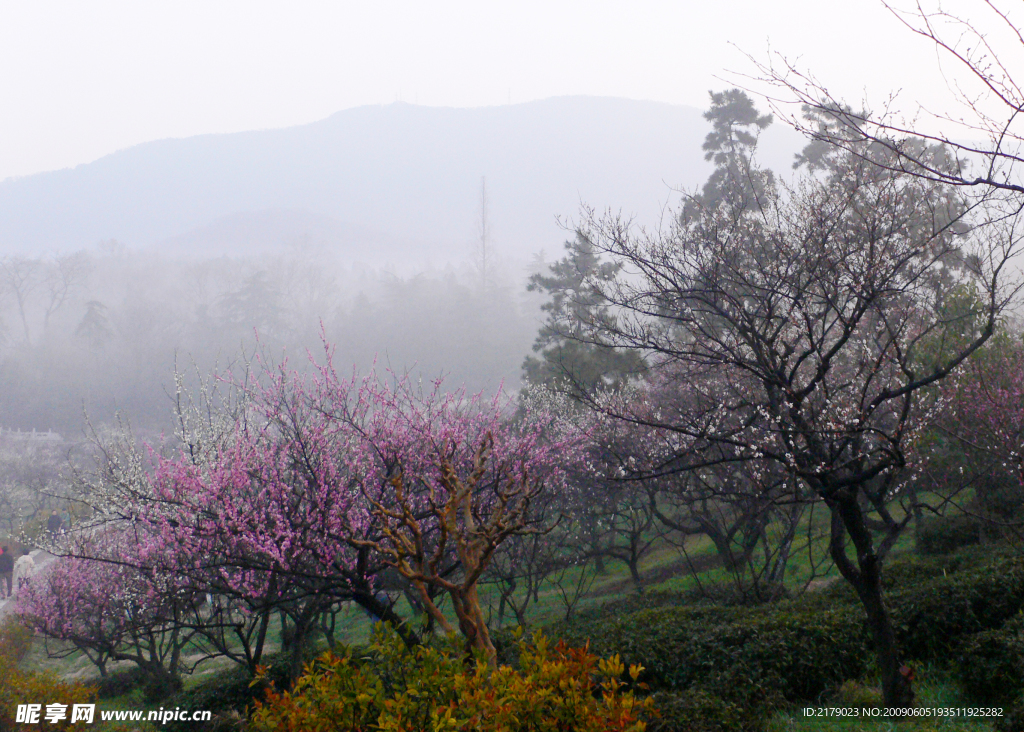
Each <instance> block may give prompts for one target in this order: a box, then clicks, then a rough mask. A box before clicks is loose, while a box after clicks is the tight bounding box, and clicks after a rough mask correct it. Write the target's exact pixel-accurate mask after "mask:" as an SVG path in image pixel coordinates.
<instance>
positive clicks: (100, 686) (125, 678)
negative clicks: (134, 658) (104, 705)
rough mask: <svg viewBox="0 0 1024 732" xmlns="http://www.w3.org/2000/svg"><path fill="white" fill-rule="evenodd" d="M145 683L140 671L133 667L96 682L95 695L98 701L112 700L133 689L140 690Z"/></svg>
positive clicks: (108, 675)
mask: <svg viewBox="0 0 1024 732" xmlns="http://www.w3.org/2000/svg"><path fill="white" fill-rule="evenodd" d="M145 683H146V675H145V674H144V673H143V672H142V669H140V668H138V667H137V666H134V667H132V668H129V669H125V670H124V671H115V672H114V673H111V674H107V675H106V676H104V677H102V678H101V679H100V680H99V681H97V682H96V694H97V696H99V698H100V699H112V698H114V697H115V696H123V695H124V694H127V693H129V692H131V691H133V690H135V689H141V688H142V687H143V685H144V684H145Z"/></svg>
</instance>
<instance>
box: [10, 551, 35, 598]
mask: <svg viewBox="0 0 1024 732" xmlns="http://www.w3.org/2000/svg"><path fill="white" fill-rule="evenodd" d="M28 551H29V550H28V549H22V550H21V556H20V557H18V561H16V562H15V563H14V586H15V588H16V589H17V590H18V591H19V592H20V591H21V588H22V587H24V586H25V584H26V583H27V582H28V581H29V579H30V578H31V577H32V575H33V574H35V571H36V561H35V560H34V559H33V558H32V557H31V555H30V554H29V553H28Z"/></svg>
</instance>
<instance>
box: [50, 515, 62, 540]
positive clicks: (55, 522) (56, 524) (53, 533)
mask: <svg viewBox="0 0 1024 732" xmlns="http://www.w3.org/2000/svg"><path fill="white" fill-rule="evenodd" d="M63 524H64V522H63V521H61V518H60V516H59V515H58V514H57V512H56V511H53V512H52V513H51V514H50V518H48V519H46V530H47V531H49V532H50V538H51V539H56V538H57V534H59V533H60V527H61V526H62V525H63Z"/></svg>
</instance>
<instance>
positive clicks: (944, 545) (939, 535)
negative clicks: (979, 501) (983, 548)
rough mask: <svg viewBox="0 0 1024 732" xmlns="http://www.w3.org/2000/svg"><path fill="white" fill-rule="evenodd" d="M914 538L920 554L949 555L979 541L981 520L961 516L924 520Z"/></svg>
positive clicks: (936, 517) (935, 517)
mask: <svg viewBox="0 0 1024 732" xmlns="http://www.w3.org/2000/svg"><path fill="white" fill-rule="evenodd" d="M916 538H917V550H918V551H919V552H921V553H922V554H949V553H950V552H952V551H956V550H957V549H960V548H962V547H965V546H971V545H972V544H977V543H978V542H979V541H981V520H980V519H977V518H975V517H974V516H965V515H963V514H957V515H953V516H934V517H929V518H925V519H922V520H921V523H920V524H919V525H918V528H917V537H916Z"/></svg>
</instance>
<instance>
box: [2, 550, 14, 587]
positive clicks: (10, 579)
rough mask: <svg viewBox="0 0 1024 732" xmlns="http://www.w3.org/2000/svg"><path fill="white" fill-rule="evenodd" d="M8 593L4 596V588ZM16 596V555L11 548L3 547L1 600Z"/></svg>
mask: <svg viewBox="0 0 1024 732" xmlns="http://www.w3.org/2000/svg"><path fill="white" fill-rule="evenodd" d="M5 586H6V587H7V593H6V594H4V587H5ZM13 596H14V554H13V553H12V552H11V549H10V547H6V546H5V547H3V553H2V554H0V599H2V598H4V597H13Z"/></svg>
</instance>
